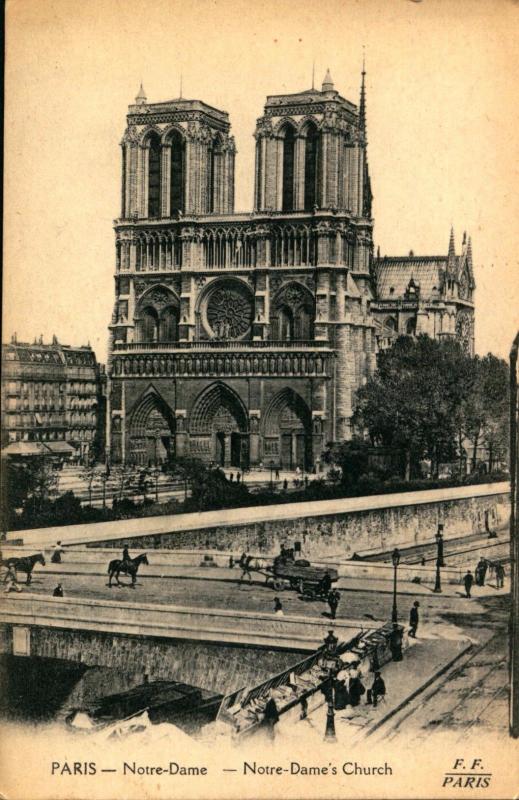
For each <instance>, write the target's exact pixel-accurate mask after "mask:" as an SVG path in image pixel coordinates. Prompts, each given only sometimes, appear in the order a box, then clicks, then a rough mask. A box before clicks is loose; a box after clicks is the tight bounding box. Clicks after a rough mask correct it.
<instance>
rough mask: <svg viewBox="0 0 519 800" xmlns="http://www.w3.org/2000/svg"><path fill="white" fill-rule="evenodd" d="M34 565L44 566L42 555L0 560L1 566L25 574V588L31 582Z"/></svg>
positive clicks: (35, 554) (36, 554)
mask: <svg viewBox="0 0 519 800" xmlns="http://www.w3.org/2000/svg"><path fill="white" fill-rule="evenodd" d="M36 564H41V565H42V567H44V566H45V558H44V557H43V553H34V555H32V556H22V557H21V558H6V559H2V566H6V567H12V568H13V569H14V571H15V572H25V573H26V574H27V580H26V584H27V586H28V585H29V584H30V582H31V581H32V571H33V569H34V567H35V565H36Z"/></svg>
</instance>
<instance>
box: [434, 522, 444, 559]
mask: <svg viewBox="0 0 519 800" xmlns="http://www.w3.org/2000/svg"><path fill="white" fill-rule="evenodd" d="M435 538H436V543H437V545H438V559H439V560H440V567H444V566H445V561H444V560H443V523H441V522H440V524H439V525H438V533H437V534H436V537H435Z"/></svg>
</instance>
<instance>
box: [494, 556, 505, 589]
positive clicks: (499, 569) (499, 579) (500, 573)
mask: <svg viewBox="0 0 519 800" xmlns="http://www.w3.org/2000/svg"><path fill="white" fill-rule="evenodd" d="M504 585H505V568H504V567H503V565H502V564H501V563H500V562H498V563H497V564H496V589H502V588H503V586H504Z"/></svg>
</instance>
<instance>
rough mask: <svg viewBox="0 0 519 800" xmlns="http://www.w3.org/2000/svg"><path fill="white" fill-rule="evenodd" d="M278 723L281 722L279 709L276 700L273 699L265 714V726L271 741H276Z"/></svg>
mask: <svg viewBox="0 0 519 800" xmlns="http://www.w3.org/2000/svg"><path fill="white" fill-rule="evenodd" d="M277 722H279V712H278V707H277V705H276V701H275V700H274V698H273V697H271V698H270V700H269V701H268V703H267V705H266V706H265V711H264V713H263V725H264V727H265V731H266V733H267V736H268V738H269V739H274V738H275V736H276V731H275V725H276V724H277Z"/></svg>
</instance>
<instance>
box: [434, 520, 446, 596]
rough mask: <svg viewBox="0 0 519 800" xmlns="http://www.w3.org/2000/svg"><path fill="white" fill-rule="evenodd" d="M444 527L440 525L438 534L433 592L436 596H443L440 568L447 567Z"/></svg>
mask: <svg viewBox="0 0 519 800" xmlns="http://www.w3.org/2000/svg"><path fill="white" fill-rule="evenodd" d="M442 531H443V525H438V533H437V534H436V537H435V538H436V546H437V551H436V579H435V582H434V589H433V591H434V592H436V594H441V590H442V579H441V574H440V567H444V566H445V561H444V560H443V534H442Z"/></svg>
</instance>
